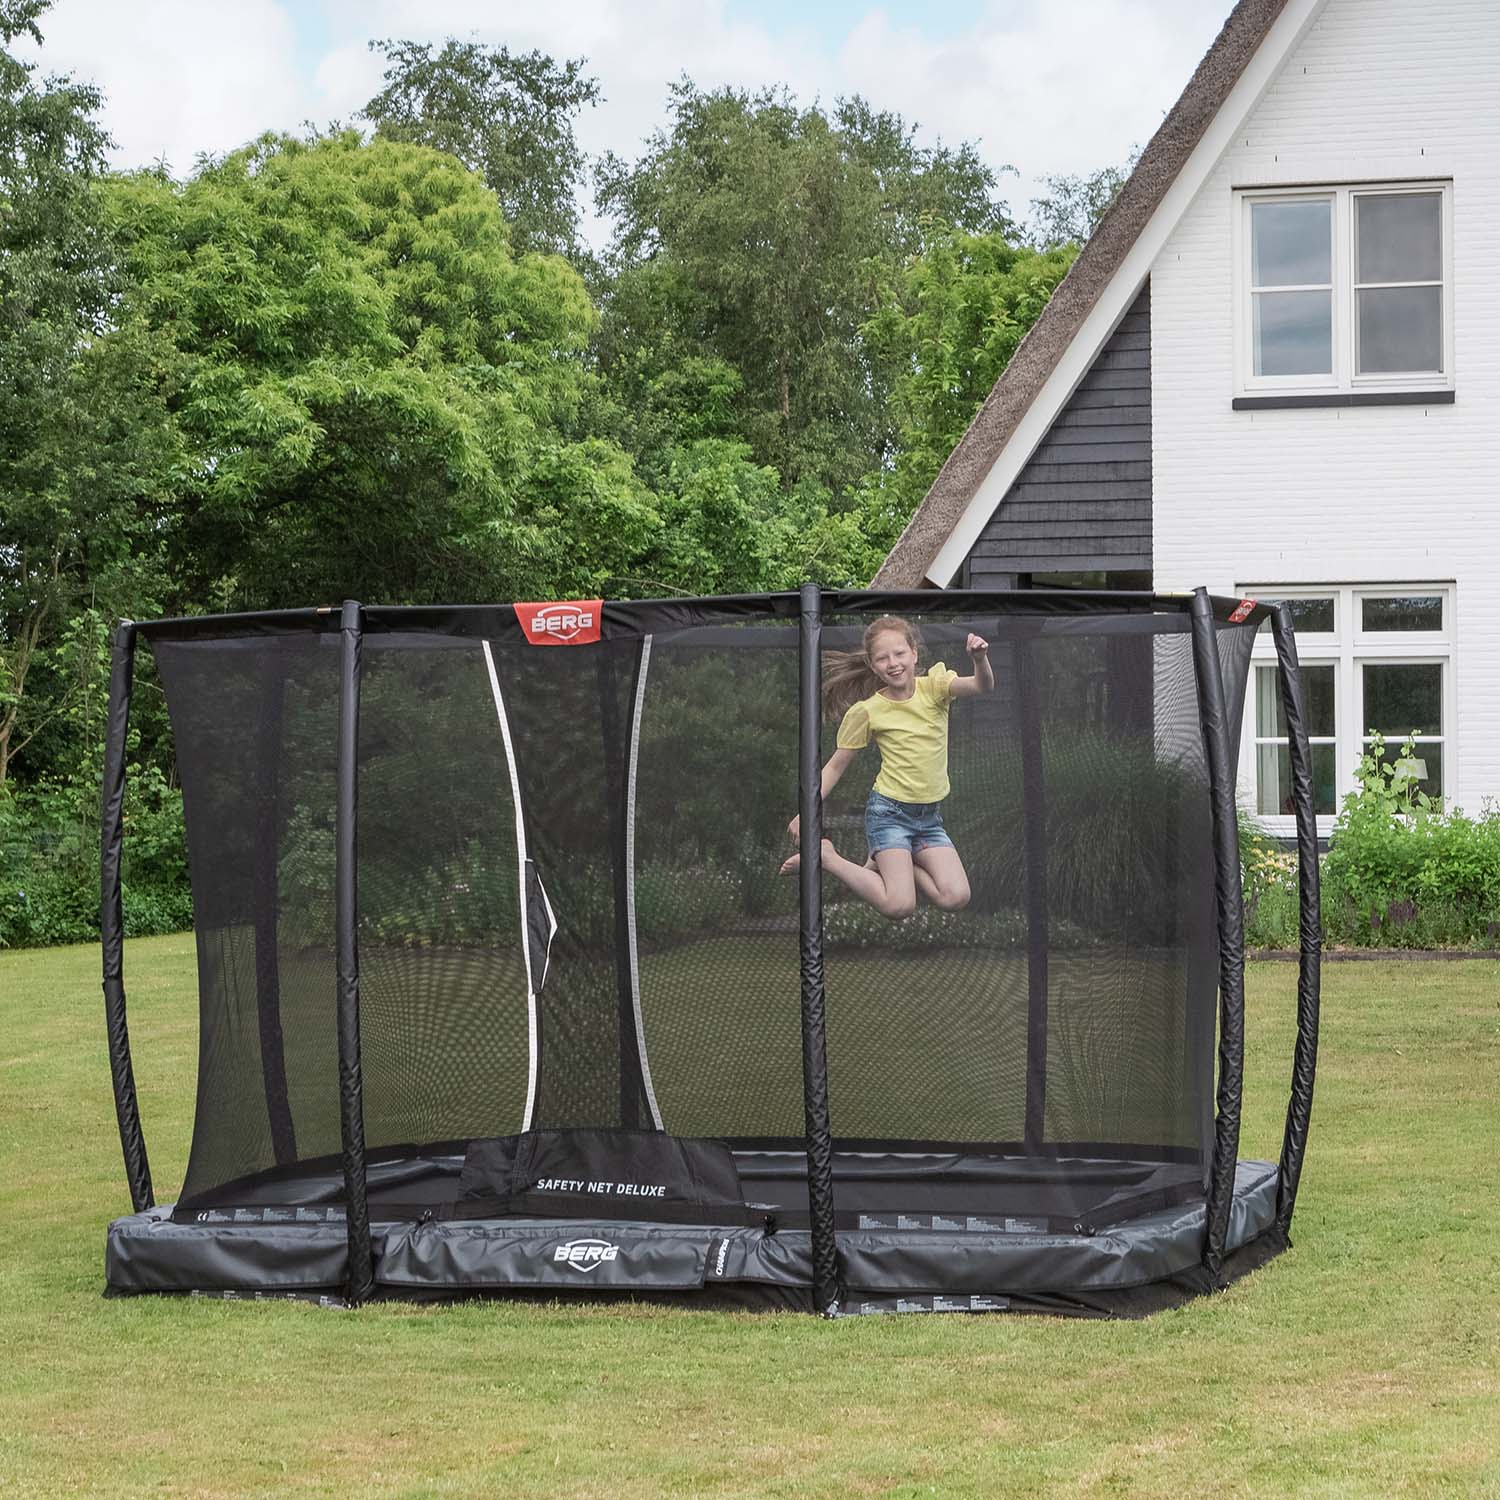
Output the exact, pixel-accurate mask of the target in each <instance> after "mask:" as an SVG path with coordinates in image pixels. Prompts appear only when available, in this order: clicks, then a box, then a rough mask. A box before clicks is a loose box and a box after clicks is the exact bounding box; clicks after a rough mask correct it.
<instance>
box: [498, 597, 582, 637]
mask: <svg viewBox="0 0 1500 1500" xmlns="http://www.w3.org/2000/svg"><path fill="white" fill-rule="evenodd" d="M513 607H514V609H515V612H516V619H517V620H518V621H520V625H521V629H522V630H523V631H525V633H526V639H527V640H528V641H530V642H531V644H532V645H533V646H582V645H587V644H589V643H591V642H593V641H597V640H598V639H599V621H600V617H601V615H602V614H603V611H604V601H603V600H602V599H567V600H555V601H553V602H551V603H548V604H517V605H515V606H513Z"/></svg>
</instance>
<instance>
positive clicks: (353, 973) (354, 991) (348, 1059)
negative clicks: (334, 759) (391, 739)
mask: <svg viewBox="0 0 1500 1500" xmlns="http://www.w3.org/2000/svg"><path fill="white" fill-rule="evenodd" d="M362 613H363V612H362V611H361V609H360V606H359V605H358V604H357V603H356V602H355V601H354V600H352V599H346V600H345V601H344V609H343V614H342V617H341V619H340V622H339V740H338V763H337V764H338V802H337V814H336V823H335V847H336V851H337V854H336V858H337V863H336V865H335V870H334V891H333V901H334V925H335V951H336V959H335V962H336V973H337V984H338V1035H339V1133H340V1140H341V1143H342V1147H343V1151H342V1157H343V1167H344V1199H345V1204H346V1208H345V1212H346V1214H347V1218H346V1224H347V1228H348V1237H349V1300H350V1302H352V1303H356V1304H358V1303H360V1302H365V1301H367V1300H368V1299H369V1297H370V1294H371V1292H372V1291H373V1290H374V1287H375V1273H374V1260H373V1256H372V1254H371V1250H370V1205H369V1201H368V1199H367V1197H366V1192H365V1115H364V1091H363V1084H362V1081H361V1078H360V1058H359V935H358V931H357V927H356V924H357V922H358V918H359V883H358V868H357V865H356V860H357V859H358V852H359V849H358V841H357V838H356V829H355V819H356V817H357V816H358V812H359V784H358V775H359V679H360V652H361V644H362V638H363V633H364V627H363V622H362Z"/></svg>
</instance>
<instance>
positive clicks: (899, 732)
mask: <svg viewBox="0 0 1500 1500" xmlns="http://www.w3.org/2000/svg"><path fill="white" fill-rule="evenodd" d="M957 676H958V673H957V672H950V671H949V670H948V668H947V667H945V666H944V665H943V664H942V662H935V663H934V664H933V665H932V666H931V667H930V668H929V669H928V671H927V672H926V674H925V675H923V676H921V677H918V678H917V679H916V691H915V692H914V693H913V694H912V695H911V697H910V698H902V699H895V698H887V697H886V696H885V695H884V694H883V693H875V694H873V695H872V696H871V697H869V698H862V699H860V701H859V702H858V703H856V704H854V705H853V706H852V707H851V708H850V709H849V711H848V712H847V713H846V714H845V715H844V718H843V722H842V723H840V725H839V733H838V746H839V749H840V750H863V749H864V748H865V746H866V745H868V744H869V743H870V739H871V736H873V737H874V739H875V744H876V746H877V747H878V748H879V750H880V774H879V775H878V776H877V777H876V778H875V790H876V791H877V792H879V793H881V795H882V796H886V797H892V798H894V799H895V800H896V801H897V802H941V801H942V800H943V798H944V797H946V796H947V795H948V791H949V787H948V706H949V704H950V703H952V701H953V682H954V679H955V678H956V677H957Z"/></svg>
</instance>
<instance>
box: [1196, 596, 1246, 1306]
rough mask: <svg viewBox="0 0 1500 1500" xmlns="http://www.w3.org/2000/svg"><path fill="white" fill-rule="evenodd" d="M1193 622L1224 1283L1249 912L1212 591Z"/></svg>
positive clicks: (1209, 1244) (1214, 1204) (1211, 1258)
mask: <svg viewBox="0 0 1500 1500" xmlns="http://www.w3.org/2000/svg"><path fill="white" fill-rule="evenodd" d="M1192 622H1193V659H1194V662H1195V664H1196V666H1197V673H1198V708H1199V714H1200V716H1201V718H1202V722H1203V740H1204V746H1205V748H1206V750H1207V754H1208V776H1209V799H1210V803H1211V806H1212V810H1213V843H1214V901H1215V906H1216V908H1217V913H1218V928H1219V1082H1218V1089H1217V1094H1216V1105H1217V1114H1216V1116H1215V1120H1214V1150H1213V1161H1212V1164H1211V1166H1210V1168H1209V1182H1208V1214H1207V1230H1206V1234H1205V1239H1204V1246H1203V1266H1204V1270H1205V1271H1206V1272H1207V1273H1208V1275H1209V1277H1210V1278H1211V1280H1212V1281H1213V1282H1214V1284H1216V1285H1217V1284H1219V1282H1220V1279H1221V1277H1222V1275H1223V1269H1224V1246H1225V1240H1226V1237H1227V1234H1228V1229H1229V1209H1230V1204H1231V1203H1232V1201H1233V1198H1234V1172H1235V1163H1236V1161H1237V1160H1238V1157H1239V1146H1240V1100H1241V1092H1242V1089H1243V1087H1244V1075H1245V912H1244V892H1243V889H1242V886H1241V882H1240V836H1239V817H1238V813H1237V810H1236V807H1235V800H1234V764H1233V759H1232V755H1233V751H1232V748H1231V746H1232V740H1231V736H1230V711H1229V706H1228V703H1227V702H1226V699H1225V694H1224V676H1223V670H1222V667H1221V665H1220V661H1219V649H1218V640H1217V631H1216V628H1215V626H1216V622H1215V620H1214V613H1213V606H1212V603H1211V601H1210V600H1209V597H1208V591H1207V589H1199V590H1197V592H1196V593H1194V595H1193V604H1192Z"/></svg>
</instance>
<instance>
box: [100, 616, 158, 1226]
mask: <svg viewBox="0 0 1500 1500" xmlns="http://www.w3.org/2000/svg"><path fill="white" fill-rule="evenodd" d="M134 673H135V625H134V623H133V622H132V621H130V620H121V621H120V623H119V624H118V625H117V626H116V627H115V643H114V654H113V657H112V659H111V662H110V669H109V717H108V721H107V723H106V727H105V739H104V783H103V792H102V795H101V801H100V808H99V939H100V947H101V949H102V951H103V956H104V1020H105V1025H106V1027H107V1028H108V1031H109V1073H110V1078H111V1080H112V1082H113V1083H114V1089H115V1118H116V1119H117V1120H118V1121H119V1124H120V1146H121V1148H122V1149H123V1150H124V1153H125V1178H126V1181H127V1182H128V1183H129V1184H130V1202H131V1204H132V1206H133V1207H134V1209H135V1211H136V1213H144V1212H145V1211H146V1210H147V1209H148V1208H150V1207H151V1206H152V1204H154V1203H155V1202H156V1199H155V1197H154V1196H153V1195H152V1192H151V1165H150V1163H149V1162H148V1161H147V1159H146V1139H145V1136H144V1135H143V1134H142V1133H141V1115H140V1109H139V1107H138V1106H137V1103H136V1097H135V1070H134V1069H133V1068H132V1067H131V1063H130V1031H129V1029H128V1027H127V1026H126V1024H125V910H124V904H123V900H122V897H121V892H120V852H121V845H122V843H123V838H124V814H125V732H126V729H127V728H128V727H129V724H130V689H131V683H132V681H133V679H134Z"/></svg>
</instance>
